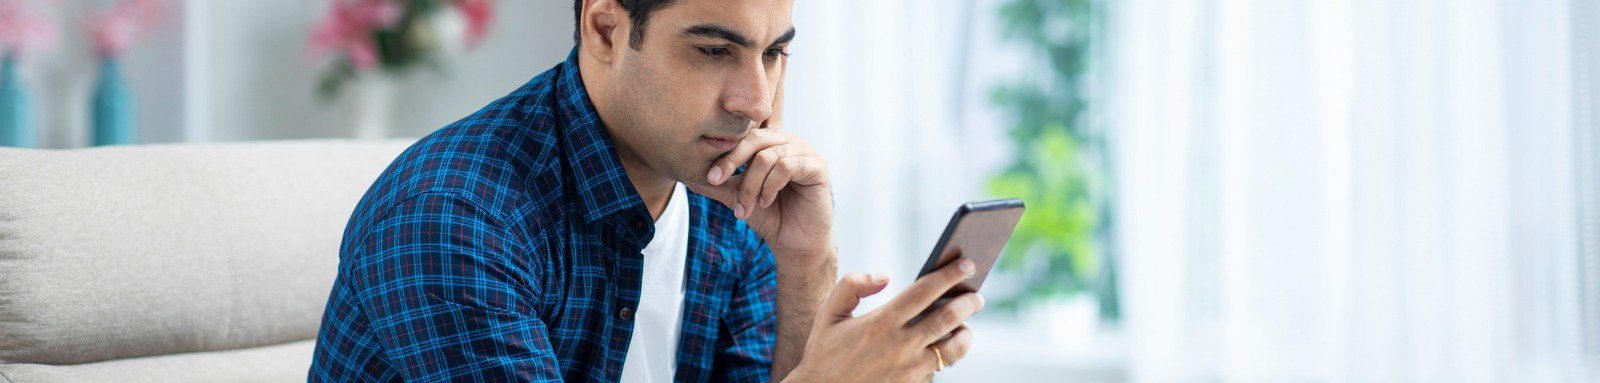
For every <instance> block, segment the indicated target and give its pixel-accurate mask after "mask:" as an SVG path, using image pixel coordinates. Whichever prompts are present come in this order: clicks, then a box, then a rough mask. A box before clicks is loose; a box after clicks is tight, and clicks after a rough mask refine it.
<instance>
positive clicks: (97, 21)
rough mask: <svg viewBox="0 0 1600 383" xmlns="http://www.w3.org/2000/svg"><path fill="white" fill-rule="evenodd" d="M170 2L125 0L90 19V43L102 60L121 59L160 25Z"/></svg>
mask: <svg viewBox="0 0 1600 383" xmlns="http://www.w3.org/2000/svg"><path fill="white" fill-rule="evenodd" d="M166 3H167V2H166V0H123V1H120V2H117V3H116V4H115V5H113V6H112V7H111V8H110V9H108V10H106V11H104V12H101V13H98V14H95V15H93V16H90V17H89V20H88V22H87V23H86V24H87V26H88V29H89V42H90V43H91V44H92V45H94V52H95V53H96V54H98V55H100V57H117V56H121V55H122V53H123V52H127V51H128V48H129V47H131V46H133V42H134V40H137V39H138V38H139V37H140V36H141V35H143V34H145V32H148V31H149V30H150V29H151V28H152V27H154V26H155V25H156V21H157V20H159V18H158V16H159V13H160V10H161V7H162V6H164V5H166Z"/></svg>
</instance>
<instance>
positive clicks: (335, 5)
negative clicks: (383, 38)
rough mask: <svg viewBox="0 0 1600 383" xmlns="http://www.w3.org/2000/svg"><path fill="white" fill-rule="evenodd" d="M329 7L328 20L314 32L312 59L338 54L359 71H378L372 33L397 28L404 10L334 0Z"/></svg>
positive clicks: (367, 0) (364, 0)
mask: <svg viewBox="0 0 1600 383" xmlns="http://www.w3.org/2000/svg"><path fill="white" fill-rule="evenodd" d="M329 5H330V7H329V11H328V17H327V18H326V19H324V20H322V22H321V23H320V24H317V26H316V29H314V30H313V31H312V32H311V43H310V53H311V55H312V56H315V57H320V56H324V55H327V54H328V53H329V52H334V51H339V52H341V53H344V55H345V57H346V58H347V59H349V60H350V63H351V64H352V65H354V66H355V68H356V70H361V71H365V70H371V69H373V68H376V67H377V66H378V47H377V42H376V41H375V40H374V38H373V32H374V31H378V30H388V29H391V28H394V26H395V25H396V24H398V23H399V22H400V17H401V16H402V15H403V14H404V11H405V9H404V8H403V7H402V6H401V5H400V4H396V3H394V2H391V1H386V0H332V1H331V2H330V3H329Z"/></svg>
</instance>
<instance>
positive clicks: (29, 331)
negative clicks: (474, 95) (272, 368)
mask: <svg viewBox="0 0 1600 383" xmlns="http://www.w3.org/2000/svg"><path fill="white" fill-rule="evenodd" d="M407 145H408V143H406V142H381V143H361V142H348V141H299V142H258V143H230V144H177V145H144V146H125V147H103V148H89V149H74V150H27V149H10V148H0V363H43V364H74V363H87V362H95V361H103V360H111V359H121V358H129V357H138V356H150V355H163V354H173V353H182V352H197V351H216V350H231V349H239V348H246V347H253V346H260V345H267V344H276V343H283V342H289V341H295V340H303V339H310V338H313V337H315V335H316V330H317V326H318V323H319V320H320V319H321V313H322V309H323V306H324V305H325V304H326V300H327V294H328V290H329V287H330V285H331V283H332V281H333V277H334V275H335V273H336V267H337V265H338V249H339V243H340V237H341V232H342V231H343V228H344V225H345V222H346V221H347V220H348V218H349V216H350V212H351V210H353V209H354V207H355V205H356V202H357V200H359V199H360V198H361V195H362V193H364V192H365V191H366V189H367V187H368V186H370V185H371V183H372V181H373V180H375V179H376V178H377V176H378V174H379V173H380V172H381V171H382V170H383V168H384V167H385V166H387V165H388V163H389V162H390V161H392V160H393V159H394V158H395V156H396V155H398V154H399V152H400V151H401V150H404V149H405V147H406V146H407Z"/></svg>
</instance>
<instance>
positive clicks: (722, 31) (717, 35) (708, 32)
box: [679, 24, 795, 48]
mask: <svg viewBox="0 0 1600 383" xmlns="http://www.w3.org/2000/svg"><path fill="white" fill-rule="evenodd" d="M794 32H795V29H794V27H789V31H788V32H785V33H784V34H783V36H778V39H777V40H774V41H773V42H772V44H770V45H768V46H773V45H779V44H783V43H787V42H789V41H791V40H794ZM679 34H680V35H682V36H685V37H709V38H714V39H723V40H728V42H731V43H734V44H735V45H740V46H744V47H746V48H754V47H755V44H752V43H751V42H750V39H749V38H747V37H744V35H741V34H739V32H735V31H734V30H733V29H732V28H728V27H726V26H723V25H721V24H700V25H696V26H692V27H688V28H684V29H683V32H681V33H679Z"/></svg>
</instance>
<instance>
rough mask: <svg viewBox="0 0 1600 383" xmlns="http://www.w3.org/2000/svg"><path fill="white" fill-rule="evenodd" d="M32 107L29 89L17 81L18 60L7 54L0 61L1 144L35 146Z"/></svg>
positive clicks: (21, 146) (22, 146) (23, 146)
mask: <svg viewBox="0 0 1600 383" xmlns="http://www.w3.org/2000/svg"><path fill="white" fill-rule="evenodd" d="M32 109H33V105H32V104H31V103H29V102H28V92H27V90H26V89H23V88H22V82H21V81H17V60H16V58H14V57H11V56H6V58H5V60H4V61H3V62H0V146H15V147H20V148H27V147H32V146H33V121H32V120H31V118H32V116H29V115H28V113H29V112H31V110H32Z"/></svg>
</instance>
